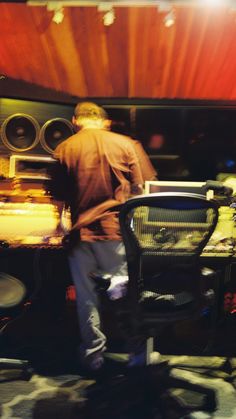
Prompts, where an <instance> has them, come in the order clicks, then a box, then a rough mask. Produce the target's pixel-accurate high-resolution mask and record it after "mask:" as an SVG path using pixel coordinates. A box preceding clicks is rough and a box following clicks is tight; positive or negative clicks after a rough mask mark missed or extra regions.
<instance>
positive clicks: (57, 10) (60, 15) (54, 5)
mask: <svg viewBox="0 0 236 419" xmlns="http://www.w3.org/2000/svg"><path fill="white" fill-rule="evenodd" d="M47 10H48V11H49V12H54V15H53V18H52V21H53V22H55V23H56V24H57V25H59V24H60V23H62V22H63V19H64V9H63V7H62V4H61V3H60V2H52V1H49V2H48V3H47Z"/></svg>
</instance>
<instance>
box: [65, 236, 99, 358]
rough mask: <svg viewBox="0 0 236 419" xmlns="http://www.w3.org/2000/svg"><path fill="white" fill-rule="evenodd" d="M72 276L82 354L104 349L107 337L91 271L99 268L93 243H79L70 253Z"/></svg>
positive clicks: (85, 355)
mask: <svg viewBox="0 0 236 419" xmlns="http://www.w3.org/2000/svg"><path fill="white" fill-rule="evenodd" d="M69 266H70V271H71V276H72V279H73V282H74V284H75V287H76V303H77V312H78V319H79V326H80V334H81V338H82V344H81V347H80V349H81V356H82V357H87V356H89V355H91V354H93V353H94V352H97V351H102V350H104V348H105V345H106V337H105V335H104V334H103V333H102V332H101V329H100V316H99V311H98V310H99V308H98V306H99V301H98V297H97V293H96V291H95V290H94V284H93V282H92V280H91V279H90V278H89V273H90V272H91V271H95V270H96V269H98V267H97V262H96V258H95V256H94V253H93V251H92V249H91V243H87V242H81V243H79V244H78V245H77V246H76V247H75V248H74V249H73V251H72V252H71V254H70V255H69Z"/></svg>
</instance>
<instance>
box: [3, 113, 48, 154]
mask: <svg viewBox="0 0 236 419" xmlns="http://www.w3.org/2000/svg"><path fill="white" fill-rule="evenodd" d="M39 130H40V126H39V123H38V122H37V120H36V119H35V118H33V117H32V116H30V115H27V114H24V113H16V114H13V115H11V116H9V117H8V118H6V119H5V121H4V122H3V124H2V126H1V138H2V142H3V144H4V145H5V146H6V148H8V149H9V150H11V151H15V152H25V151H28V150H31V149H33V148H34V147H35V146H36V145H37V144H38V142H39Z"/></svg>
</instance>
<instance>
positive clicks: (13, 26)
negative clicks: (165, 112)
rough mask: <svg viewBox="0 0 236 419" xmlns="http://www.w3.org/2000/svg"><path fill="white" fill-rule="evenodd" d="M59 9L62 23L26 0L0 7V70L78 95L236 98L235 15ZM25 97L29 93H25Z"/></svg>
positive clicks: (202, 10)
mask: <svg viewBox="0 0 236 419" xmlns="http://www.w3.org/2000/svg"><path fill="white" fill-rule="evenodd" d="M175 13H176V22H175V24H174V26H172V27H170V28H166V27H165V25H164V22H163V19H164V16H165V13H163V12H160V11H159V10H158V8H157V7H129V8H128V7H122V8H119V7H115V14H116V19H115V22H114V23H113V25H111V26H109V27H106V26H104V25H103V20H102V17H103V14H102V13H101V12H99V11H98V10H97V8H96V7H87V8H86V7H70V8H67V7H64V15H65V16H64V20H63V22H62V23H61V24H59V25H57V24H56V23H54V22H52V17H53V12H52V11H51V12H50V11H48V10H47V8H46V7H44V6H40V7H30V6H27V4H26V3H24V4H23V3H21V4H16V3H15V4H13V3H0V27H1V43H0V71H1V73H3V74H6V75H8V76H9V77H12V78H15V79H20V80H23V81H26V82H30V83H34V84H37V85H39V86H42V87H47V88H51V89H53V90H55V91H62V92H64V93H68V94H70V95H75V96H77V97H78V96H80V97H88V96H90V97H92V96H94V97H99V96H100V97H112V96H113V97H144V98H145V97H150V98H164V97H165V98H189V99H191V98H199V99H201V98H207V99H236V79H235V71H236V11H232V10H231V11H229V10H227V9H226V8H223V9H218V10H217V9H215V10H214V9H210V8H208V9H206V8H204V7H190V6H188V7H185V6H178V7H176V8H175ZM26 95H27V92H26Z"/></svg>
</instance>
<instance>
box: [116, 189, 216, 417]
mask: <svg viewBox="0 0 236 419" xmlns="http://www.w3.org/2000/svg"><path fill="white" fill-rule="evenodd" d="M217 219H218V207H217V204H216V203H215V202H214V201H208V200H206V199H205V197H204V196H201V195H193V194H187V193H157V194H151V195H146V196H139V197H136V198H133V199H130V200H129V201H127V202H126V203H125V204H124V205H123V207H122V209H121V212H120V226H121V233H122V237H123V241H124V244H125V249H126V255H127V263H128V274H129V283H128V297H127V298H128V301H129V313H130V317H131V331H130V336H131V335H132V336H133V339H134V341H135V337H136V336H141V337H144V338H145V340H146V365H149V364H151V363H152V362H151V359H152V356H151V354H152V353H153V349H154V346H153V338H154V337H156V336H158V335H159V334H160V332H161V330H162V329H163V327H165V326H167V325H169V324H173V323H176V322H179V321H183V320H186V319H191V318H193V317H194V316H195V315H198V314H199V313H200V312H201V308H202V304H203V293H202V284H201V279H202V275H201V269H200V266H199V256H200V254H201V252H202V250H203V248H204V246H205V245H206V243H207V242H208V240H209V238H210V236H211V234H212V233H213V231H214V229H215V226H216V224H217ZM160 365H162V367H161V369H162V372H163V364H160ZM149 368H152V371H153V368H154V369H155V368H157V370H158V365H155V366H154V365H152V366H150V367H149ZM164 369H165V372H166V373H167V374H164V376H163V375H162V379H161V383H162V384H161V385H162V387H163V388H164V387H165V388H169V387H170V388H172V387H180V388H185V389H188V390H191V391H197V392H200V393H201V394H202V395H204V396H205V400H204V404H203V406H202V408H205V409H206V410H214V408H215V395H214V391H213V390H211V389H209V388H208V389H207V388H205V387H202V386H200V385H197V384H193V383H190V382H187V381H186V380H183V379H178V378H174V377H170V375H169V372H170V370H171V367H170V365H169V364H168V363H166V366H165V368H164Z"/></svg>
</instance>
